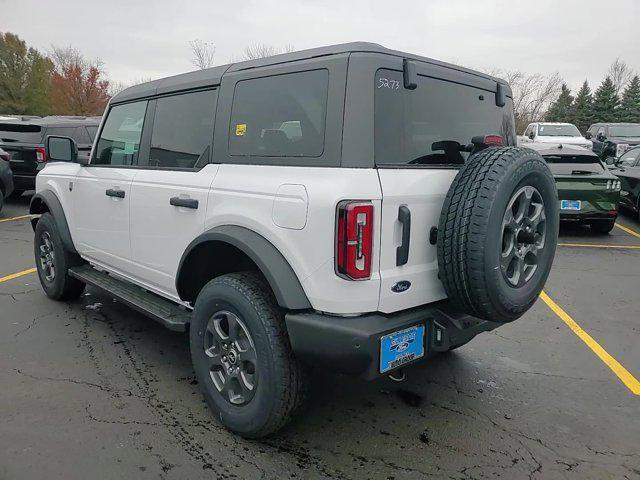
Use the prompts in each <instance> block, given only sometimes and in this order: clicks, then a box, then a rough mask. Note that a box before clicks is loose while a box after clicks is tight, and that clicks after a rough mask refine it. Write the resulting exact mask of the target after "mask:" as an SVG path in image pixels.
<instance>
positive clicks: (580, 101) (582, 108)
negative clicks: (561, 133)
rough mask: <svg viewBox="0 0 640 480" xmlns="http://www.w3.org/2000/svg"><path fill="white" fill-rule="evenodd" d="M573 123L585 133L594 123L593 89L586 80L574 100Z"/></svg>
mask: <svg viewBox="0 0 640 480" xmlns="http://www.w3.org/2000/svg"><path fill="white" fill-rule="evenodd" d="M571 123H573V124H574V125H575V126H576V127H578V130H580V131H581V132H582V133H585V132H586V131H587V129H588V128H589V127H590V126H591V124H592V123H594V120H593V98H592V97H591V89H590V88H589V82H587V81H586V80H585V81H584V83H583V84H582V87H580V90H578V94H577V95H576V98H575V100H574V102H573V116H572V120H571Z"/></svg>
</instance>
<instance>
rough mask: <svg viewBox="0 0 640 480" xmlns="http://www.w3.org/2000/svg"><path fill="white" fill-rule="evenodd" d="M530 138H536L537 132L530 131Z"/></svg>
mask: <svg viewBox="0 0 640 480" xmlns="http://www.w3.org/2000/svg"><path fill="white" fill-rule="evenodd" d="M529 138H530V139H531V140H533V139H534V138H536V132H529Z"/></svg>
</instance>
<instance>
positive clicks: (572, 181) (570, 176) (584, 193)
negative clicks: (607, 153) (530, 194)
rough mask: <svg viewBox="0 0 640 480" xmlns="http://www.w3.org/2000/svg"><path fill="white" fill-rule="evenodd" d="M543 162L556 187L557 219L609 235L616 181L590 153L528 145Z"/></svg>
mask: <svg viewBox="0 0 640 480" xmlns="http://www.w3.org/2000/svg"><path fill="white" fill-rule="evenodd" d="M526 147H527V148H531V149H532V150H535V151H537V152H538V153H539V154H540V155H542V157H543V158H544V159H545V160H546V162H547V164H548V165H549V168H550V169H551V172H552V173H553V176H554V178H555V180H556V186H557V188H558V199H559V200H560V220H565V221H573V222H579V223H582V224H585V225H589V226H591V229H592V230H594V231H596V232H598V233H609V232H610V231H611V229H612V228H613V226H614V224H615V221H616V217H617V216H618V203H619V201H620V180H618V178H617V177H616V176H615V175H613V174H612V173H611V172H610V171H609V169H607V167H605V166H604V164H603V163H602V161H601V160H600V158H599V157H598V156H597V155H596V154H595V153H593V152H591V151H589V150H585V149H584V148H581V147H576V146H575V145H563V144H556V145H550V144H548V143H529V144H527V145H526Z"/></svg>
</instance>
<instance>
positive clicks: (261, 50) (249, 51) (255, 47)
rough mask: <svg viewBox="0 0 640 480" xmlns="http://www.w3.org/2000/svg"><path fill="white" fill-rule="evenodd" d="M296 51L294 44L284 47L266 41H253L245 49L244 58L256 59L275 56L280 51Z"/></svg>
mask: <svg viewBox="0 0 640 480" xmlns="http://www.w3.org/2000/svg"><path fill="white" fill-rule="evenodd" d="M293 51H295V48H294V46H293V45H285V46H284V47H281V48H279V47H274V46H273V45H267V44H265V43H252V44H251V45H248V46H247V47H245V49H244V51H243V55H242V58H243V60H255V59H256V58H265V57H273V56H274V55H278V54H280V53H289V52H293Z"/></svg>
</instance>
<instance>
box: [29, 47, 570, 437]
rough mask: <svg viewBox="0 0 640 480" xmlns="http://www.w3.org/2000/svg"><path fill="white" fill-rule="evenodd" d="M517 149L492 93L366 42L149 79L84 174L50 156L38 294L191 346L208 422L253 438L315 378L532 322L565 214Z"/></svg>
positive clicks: (124, 105)
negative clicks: (121, 314)
mask: <svg viewBox="0 0 640 480" xmlns="http://www.w3.org/2000/svg"><path fill="white" fill-rule="evenodd" d="M515 142H516V137H515V130H514V119H513V107H512V99H511V90H510V88H509V86H508V85H506V84H505V83H503V82H502V81H501V80H498V79H496V78H492V77H489V76H487V75H484V74H481V73H477V72H474V71H470V70H467V69H464V68H461V67H457V66H454V65H449V64H446V63H443V62H439V61H436V60H432V59H428V58H424V57H419V56H416V55H410V54H406V53H402V52H397V51H392V50H388V49H386V48H383V47H381V46H379V45H375V44H368V43H350V44H345V45H336V46H330V47H324V48H318V49H313V50H307V51H301V52H295V53H288V54H284V55H278V56H274V57H270V58H266V59H259V60H251V61H246V62H241V63H236V64H232V65H225V66H220V67H214V68H210V69H207V70H201V71H197V72H192V73H186V74H183V75H178V76H174V77H169V78H165V79H161V80H155V81H152V82H149V83H145V84H142V85H138V86H135V87H131V88H129V89H126V90H124V91H123V92H121V93H119V94H117V95H116V96H115V97H114V98H113V99H112V100H111V102H110V103H109V106H108V108H107V110H106V113H105V114H104V117H103V119H102V122H101V125H100V128H99V131H98V135H97V139H96V141H95V142H94V146H93V150H92V153H91V156H90V158H89V159H88V160H84V159H81V158H78V157H77V149H76V146H75V144H74V142H73V140H72V139H70V138H66V137H56V136H49V137H48V138H47V140H46V153H47V158H48V159H49V162H48V164H47V166H46V168H45V169H44V170H42V171H41V172H40V173H39V175H38V177H37V188H36V195H35V196H34V197H33V200H32V202H31V207H30V210H31V213H33V214H40V216H39V217H37V218H35V219H34V221H33V224H34V229H35V248H34V250H35V259H36V264H37V269H38V275H39V278H40V281H41V283H42V287H43V289H44V291H45V293H46V294H47V295H48V296H49V297H51V298H52V299H55V300H73V299H75V298H77V297H79V296H80V295H81V294H82V292H83V290H84V288H85V285H87V284H89V285H93V286H95V287H99V288H101V289H103V290H106V291H107V292H109V294H111V295H112V296H113V297H115V298H117V299H119V300H120V301H122V302H123V303H125V304H128V305H130V306H131V307H133V308H135V309H137V310H139V311H141V312H143V313H145V314H147V315H149V316H150V317H152V318H154V319H155V320H157V321H159V322H161V323H162V324H164V325H165V326H166V327H168V328H170V329H172V330H177V331H189V333H190V343H191V355H192V360H193V367H194V370H195V373H196V376H197V378H198V380H199V385H200V387H201V389H202V392H203V394H204V397H205V398H206V401H207V402H208V404H209V406H210V407H211V409H212V410H213V411H214V412H215V414H216V416H217V417H218V418H219V419H220V421H221V422H222V423H223V424H224V425H226V426H227V427H228V428H229V429H231V430H233V431H234V432H237V433H238V434H240V435H242V436H245V437H253V438H257V437H262V436H265V435H268V434H270V433H272V432H274V431H276V430H277V429H279V428H281V427H282V426H284V425H285V424H286V422H287V421H288V420H289V419H290V418H291V416H292V414H293V413H294V412H295V410H296V408H297V407H298V406H299V405H300V403H301V401H302V399H303V396H304V393H305V382H306V381H307V377H306V376H305V369H306V368H307V366H313V367H321V368H326V369H329V370H331V371H333V372H339V373H342V374H348V375H355V376H359V377H361V378H365V379H375V378H376V377H379V376H382V375H395V376H396V378H397V377H399V376H401V374H400V372H399V371H398V369H400V368H406V367H407V366H409V365H411V364H414V363H416V362H419V361H421V360H425V359H426V358H428V357H430V356H432V355H434V354H436V353H437V352H443V351H447V350H451V349H453V348H456V347H459V346H460V345H462V344H464V343H466V342H468V341H469V340H471V339H472V338H473V337H474V336H475V335H477V334H478V333H480V332H483V331H486V330H490V329H493V328H496V327H498V326H499V325H500V324H502V323H505V322H510V321H512V320H515V319H517V318H519V317H520V316H521V315H522V314H524V313H525V312H526V311H527V310H528V309H529V308H530V307H531V306H532V305H533V303H534V302H535V300H536V298H537V297H538V294H539V293H540V291H541V289H542V287H543V285H544V283H545V281H546V279H547V276H548V274H549V270H550V268H551V264H552V261H553V257H554V254H555V247H556V242H557V235H558V224H559V222H558V205H557V204H558V196H557V192H556V187H555V183H554V179H553V176H552V175H551V172H550V171H549V169H548V167H547V165H546V163H545V161H544V160H543V159H542V157H540V155H539V154H538V153H536V152H534V151H532V150H528V149H521V148H516V147H515V146H514V145H515Z"/></svg>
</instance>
